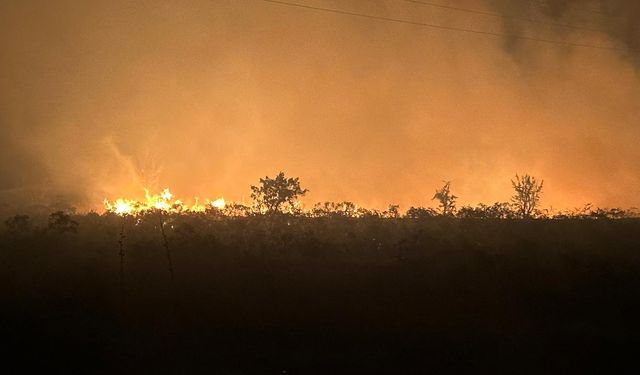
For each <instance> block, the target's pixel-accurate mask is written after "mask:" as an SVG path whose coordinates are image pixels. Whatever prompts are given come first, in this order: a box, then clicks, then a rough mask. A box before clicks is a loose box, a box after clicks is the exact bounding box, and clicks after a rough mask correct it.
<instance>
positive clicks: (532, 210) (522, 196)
mask: <svg viewBox="0 0 640 375" xmlns="http://www.w3.org/2000/svg"><path fill="white" fill-rule="evenodd" d="M543 184H544V181H540V182H538V180H536V178H535V177H533V176H530V175H528V174H525V175H523V176H522V177H520V176H518V175H517V174H516V179H515V180H511V185H512V186H513V189H514V190H515V192H516V193H515V195H514V196H513V197H511V203H512V204H513V206H514V207H515V210H516V213H517V214H518V216H519V217H521V218H523V219H529V218H531V217H534V216H535V215H538V214H539V212H538V211H537V208H538V204H539V202H540V195H541V194H542V186H543Z"/></svg>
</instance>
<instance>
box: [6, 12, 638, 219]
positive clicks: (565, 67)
mask: <svg viewBox="0 0 640 375" xmlns="http://www.w3.org/2000/svg"><path fill="white" fill-rule="evenodd" d="M434 1H435V0H434ZM292 2H296V3H304V4H308V5H313V6H318V7H325V8H335V9H343V10H346V11H349V12H355V13H363V14H371V15H377V16H382V17H389V18H396V19H404V20H409V21H414V22H421V23H431V24H438V25H444V26H448V27H454V28H464V29H473V30H483V31H488V32H492V33H499V34H501V35H504V36H503V37H493V36H487V35H478V34H472V33H465V32H457V31H452V30H436V29H430V28H427V27H421V26H416V25H409V24H402V23H392V22H383V21H377V20H371V19H363V18H358V17H352V16H346V15H339V14H331V13H326V12H320V11H313V10H308V9H299V8H294V7H288V6H283V5H278V4H272V3H267V2H263V1H259V0H237V1H236V0H208V1H154V2H147V1H141V2H128V1H126V2H125V1H104V2H88V1H64V0H62V1H56V2H48V1H5V2H2V3H1V4H0V150H1V152H2V158H1V159H0V201H13V202H18V201H19V202H26V203H31V204H33V203H44V202H46V200H50V199H53V198H52V197H55V196H63V197H65V198H66V199H68V200H70V201H72V202H73V203H74V204H75V205H77V206H79V207H82V208H92V207H100V202H101V201H102V199H103V198H105V197H107V198H113V197H116V196H121V195H128V196H139V195H140V194H141V193H142V189H143V188H144V187H145V186H146V187H150V188H152V189H159V188H163V187H169V188H171V189H172V191H173V192H174V193H176V194H177V195H179V196H181V197H193V196H199V197H219V196H224V197H225V198H227V199H230V200H240V199H242V198H243V197H248V195H249V193H250V190H249V185H250V184H252V183H255V182H256V181H257V180H258V178H259V177H264V176H265V175H270V176H271V175H274V174H275V173H277V172H278V171H280V170H282V171H284V172H285V173H286V174H288V175H291V176H299V177H300V179H301V182H302V184H303V187H307V188H309V189H310V191H311V192H310V193H309V195H308V197H306V202H308V203H312V202H316V201H324V200H334V201H338V200H351V201H355V202H357V203H359V204H362V205H365V206H372V207H379V208H381V207H385V206H386V205H387V204H390V203H397V204H400V205H401V206H402V207H403V208H407V207H408V206H410V205H416V206H418V205H424V206H428V205H433V202H431V201H430V198H431V197H432V196H433V192H434V190H435V189H436V188H437V187H439V185H441V184H442V181H443V180H447V181H449V180H450V181H452V189H453V191H454V193H455V194H456V195H458V196H459V197H460V202H461V203H469V204H475V203H478V202H486V203H491V202H495V201H506V200H508V199H509V196H510V195H511V191H510V190H511V186H510V179H511V178H513V177H514V175H515V174H516V173H530V174H532V175H535V176H538V177H539V178H541V179H544V180H545V191H544V195H543V201H542V203H543V205H544V206H546V207H549V206H553V207H558V208H571V207H575V206H578V205H581V204H583V203H588V202H591V203H594V204H596V205H600V206H622V207H630V206H637V205H638V204H640V202H639V198H638V197H640V147H638V144H640V137H639V135H640V123H639V120H640V106H639V105H638V104H639V103H640V78H639V75H638V72H639V69H640V63H639V61H640V59H639V58H638V57H639V56H640V54H638V53H637V52H634V51H633V50H634V49H638V48H640V29H639V26H638V25H639V24H638V22H637V20H638V19H639V16H640V3H638V2H637V1H631V0H628V1H622V0H619V1H602V2H599V1H587V0H572V1H560V0H557V1H536V2H530V1H524V0H523V1H520V0H513V1H512V0H509V1H507V0H467V1H463V0H456V1H453V0H451V1H448V2H447V1H445V0H439V3H440V4H445V5H451V6H456V7H461V8H467V9H477V10H483V11H488V12H495V13H500V14H503V15H508V17H490V16H482V15H478V14H472V13H464V12H456V11H452V10H447V9H443V8H435V7H429V6H426V5H421V4H416V3H410V2H405V1H399V0H388V1H374V0H371V1H369V0H362V1H356V0H354V1H337V0H336V1H332V0H292ZM511 16H513V17H511ZM522 18H528V19H531V20H535V21H537V22H525V21H523V20H522ZM560 24H565V25H566V24H568V25H574V26H579V27H582V28H588V29H590V30H583V29H575V28H568V27H563V26H561V25H560ZM517 36H524V37H529V38H536V39H545V40H557V41H565V42H571V43H577V44H586V45H592V46H610V47H615V48H617V50H606V49H596V48H584V47H575V46H563V45H556V44H549V43H542V42H535V41H531V40H523V39H519V38H518V37H517Z"/></svg>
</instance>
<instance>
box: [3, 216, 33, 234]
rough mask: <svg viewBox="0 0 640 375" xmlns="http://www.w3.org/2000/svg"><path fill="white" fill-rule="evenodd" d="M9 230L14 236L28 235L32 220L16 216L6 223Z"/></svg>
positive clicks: (27, 217)
mask: <svg viewBox="0 0 640 375" xmlns="http://www.w3.org/2000/svg"><path fill="white" fill-rule="evenodd" d="M4 224H5V226H6V227H7V230H8V231H9V232H10V233H13V234H26V233H28V232H30V231H31V228H32V225H31V218H30V217H29V216H27V215H16V216H13V217H10V218H9V219H7V220H6V221H5V222H4Z"/></svg>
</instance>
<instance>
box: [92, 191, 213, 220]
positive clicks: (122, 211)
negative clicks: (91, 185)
mask: <svg viewBox="0 0 640 375" xmlns="http://www.w3.org/2000/svg"><path fill="white" fill-rule="evenodd" d="M174 198H175V197H174V195H173V194H172V193H171V191H170V190H169V189H168V188H166V189H164V190H162V191H161V192H160V193H159V194H151V192H150V191H149V189H144V200H141V201H138V200H135V199H127V198H116V199H115V200H114V201H109V200H108V199H105V200H104V202H103V204H104V208H105V210H106V211H107V212H111V213H114V214H116V215H121V216H125V215H134V216H135V215H139V214H142V213H145V212H148V211H152V210H160V211H163V212H172V213H179V212H205V211H206V210H207V208H208V207H213V208H217V209H220V210H221V209H223V208H224V207H225V200H224V198H218V199H216V200H213V201H211V200H209V199H207V200H206V202H207V204H206V205H203V204H201V203H200V202H199V199H198V197H196V198H195V199H194V203H193V204H192V205H185V204H184V203H183V201H181V200H179V199H174Z"/></svg>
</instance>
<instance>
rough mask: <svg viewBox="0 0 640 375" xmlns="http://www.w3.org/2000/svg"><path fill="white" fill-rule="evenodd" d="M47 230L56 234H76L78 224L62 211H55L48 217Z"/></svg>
mask: <svg viewBox="0 0 640 375" xmlns="http://www.w3.org/2000/svg"><path fill="white" fill-rule="evenodd" d="M48 228H49V230H51V231H54V232H58V233H67V232H68V233H76V232H77V231H78V223H77V222H75V221H73V220H71V217H70V216H69V215H67V214H66V213H64V212H63V211H56V212H54V213H52V214H51V215H49V220H48Z"/></svg>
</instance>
